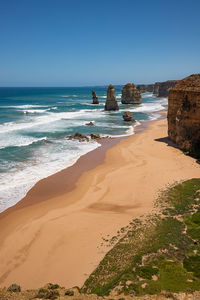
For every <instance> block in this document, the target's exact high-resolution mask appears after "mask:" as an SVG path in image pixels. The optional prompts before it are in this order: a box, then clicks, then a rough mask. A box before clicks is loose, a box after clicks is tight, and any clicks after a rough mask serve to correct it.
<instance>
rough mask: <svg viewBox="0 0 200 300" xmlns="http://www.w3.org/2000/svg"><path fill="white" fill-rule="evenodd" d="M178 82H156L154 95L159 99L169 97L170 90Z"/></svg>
mask: <svg viewBox="0 0 200 300" xmlns="http://www.w3.org/2000/svg"><path fill="white" fill-rule="evenodd" d="M177 82H178V80H168V81H163V82H156V83H155V84H154V91H153V93H154V95H156V96H157V97H168V95H169V89H170V88H172V87H173V86H175V84H176V83H177Z"/></svg>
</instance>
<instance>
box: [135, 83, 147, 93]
mask: <svg viewBox="0 0 200 300" xmlns="http://www.w3.org/2000/svg"><path fill="white" fill-rule="evenodd" d="M137 89H138V91H140V93H145V92H146V85H145V84H138V85H137Z"/></svg>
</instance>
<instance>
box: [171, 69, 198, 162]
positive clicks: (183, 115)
mask: <svg viewBox="0 0 200 300" xmlns="http://www.w3.org/2000/svg"><path fill="white" fill-rule="evenodd" d="M168 134H169V137H170V139H171V140H172V141H173V142H175V143H176V144H177V145H178V147H179V148H180V149H182V150H185V151H189V152H190V153H191V154H193V155H195V156H198V157H200V74H194V75H191V76H189V77H186V78H184V79H183V80H180V81H179V82H178V83H177V84H176V85H175V86H174V87H173V88H171V89H170V91H169V98H168Z"/></svg>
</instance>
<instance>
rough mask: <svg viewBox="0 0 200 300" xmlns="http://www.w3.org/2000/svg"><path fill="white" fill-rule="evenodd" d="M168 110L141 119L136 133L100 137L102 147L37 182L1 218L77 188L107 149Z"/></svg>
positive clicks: (101, 158)
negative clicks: (153, 117)
mask: <svg viewBox="0 0 200 300" xmlns="http://www.w3.org/2000/svg"><path fill="white" fill-rule="evenodd" d="M166 107H167V106H166ZM166 112H167V110H161V111H158V112H156V113H157V114H159V115H160V116H159V117H158V118H157V119H156V120H142V121H140V123H139V124H138V125H136V126H135V127H134V133H133V134H131V135H127V136H121V137H113V138H110V137H108V138H100V139H99V140H97V141H98V143H99V144H100V147H97V148H95V149H94V150H92V151H89V152H87V153H86V154H83V155H81V156H80V157H79V158H78V159H77V161H76V162H75V163H74V164H72V165H71V166H68V167H66V168H64V169H62V170H61V171H59V172H56V173H54V174H52V175H50V176H48V177H45V178H43V179H41V180H39V181H38V182H36V183H35V184H34V186H33V187H32V188H31V189H30V190H29V191H28V192H27V194H26V195H25V196H24V197H23V198H22V199H21V200H19V201H18V202H17V203H16V204H14V205H12V206H10V207H8V208H7V209H6V210H4V211H2V212H0V219H1V218H2V217H4V215H7V214H8V213H10V212H12V211H13V210H15V209H20V208H23V207H25V206H28V205H32V204H35V203H37V202H40V201H45V200H48V199H49V198H52V197H56V196H59V195H61V194H62V193H63V194H64V193H67V192H70V191H71V190H72V189H73V188H75V186H76V181H77V180H78V178H79V177H80V176H81V175H82V174H83V173H84V172H87V171H89V170H91V169H94V168H95V167H96V166H98V165H100V164H102V163H103V161H104V158H105V155H106V151H107V150H108V149H110V148H112V147H113V146H115V145H117V144H118V143H119V142H120V141H121V140H123V139H127V138H129V137H130V136H132V135H134V134H138V133H141V132H142V131H144V130H145V129H146V128H147V127H148V125H149V124H151V123H152V122H154V121H157V120H160V119H162V118H165V114H166ZM80 143H81V142H80ZM88 161H89V163H88Z"/></svg>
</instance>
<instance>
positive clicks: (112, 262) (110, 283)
mask: <svg viewBox="0 0 200 300" xmlns="http://www.w3.org/2000/svg"><path fill="white" fill-rule="evenodd" d="M156 206H157V207H160V212H159V213H156V214H152V215H149V216H147V217H146V220H145V221H143V222H142V221H140V220H133V221H132V222H131V223H130V225H129V227H128V230H127V232H126V233H125V234H124V236H123V237H122V238H121V239H120V240H119V241H118V242H117V243H116V244H115V246H114V247H113V248H112V249H111V250H110V251H109V252H108V253H107V254H106V256H105V257H104V259H103V260H102V261H101V263H100V264H99V266H98V267H97V268H96V270H95V271H94V272H93V273H92V274H91V275H90V276H89V278H88V279H87V280H86V282H85V284H84V286H83V288H82V291H83V292H85V293H94V294H97V295H100V296H105V295H109V294H110V295H121V294H123V295H137V296H141V295H146V294H152V295H153V294H159V293H160V292H161V291H163V290H166V291H169V292H173V293H177V292H182V291H197V290H200V246H199V245H200V244H199V243H200V179H191V180H188V181H185V182H182V183H179V184H176V185H174V186H173V187H170V188H168V189H167V190H166V191H164V192H162V193H161V194H160V196H159V197H158V200H157V202H156Z"/></svg>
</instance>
